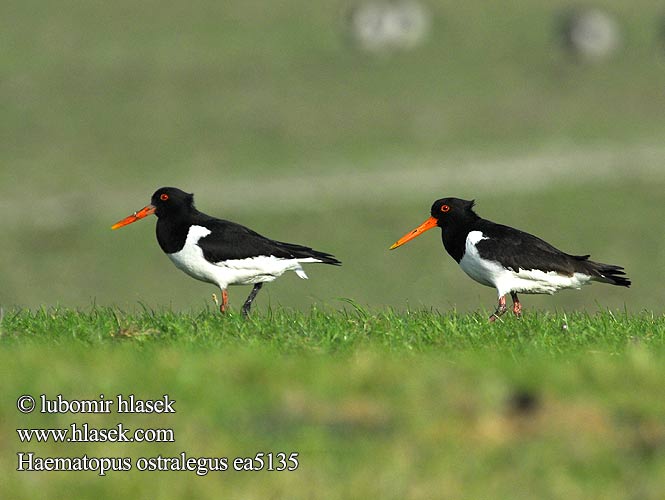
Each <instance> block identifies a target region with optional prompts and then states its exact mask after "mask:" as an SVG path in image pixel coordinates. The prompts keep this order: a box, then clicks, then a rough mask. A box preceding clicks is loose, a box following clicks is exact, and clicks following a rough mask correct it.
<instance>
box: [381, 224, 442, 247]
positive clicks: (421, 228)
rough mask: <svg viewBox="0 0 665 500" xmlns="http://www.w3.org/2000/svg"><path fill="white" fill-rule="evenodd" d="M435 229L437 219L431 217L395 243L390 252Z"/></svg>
mask: <svg viewBox="0 0 665 500" xmlns="http://www.w3.org/2000/svg"><path fill="white" fill-rule="evenodd" d="M433 227H436V219H435V218H434V217H430V218H429V219H427V220H426V221H425V222H423V223H422V224H421V225H420V226H418V227H417V228H415V229H414V230H413V231H411V232H409V233H406V234H405V235H404V236H402V237H401V238H400V239H399V240H397V241H396V242H395V243H393V246H391V247H390V250H393V249H395V248H397V247H401V246H402V245H404V243H406V242H408V241H411V240H412V239H413V238H415V237H416V236H420V235H421V234H423V233H424V232H425V231H429V230H430V229H432V228H433Z"/></svg>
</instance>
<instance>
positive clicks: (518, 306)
mask: <svg viewBox="0 0 665 500" xmlns="http://www.w3.org/2000/svg"><path fill="white" fill-rule="evenodd" d="M510 296H511V297H512V299H513V314H515V316H517V317H518V318H521V317H522V303H521V302H520V299H518V298H517V293H515V292H510Z"/></svg>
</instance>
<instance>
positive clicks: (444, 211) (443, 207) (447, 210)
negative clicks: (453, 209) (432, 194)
mask: <svg viewBox="0 0 665 500" xmlns="http://www.w3.org/2000/svg"><path fill="white" fill-rule="evenodd" d="M441 211H442V212H443V213H444V214H445V213H446V212H449V211H450V207H449V206H448V205H441Z"/></svg>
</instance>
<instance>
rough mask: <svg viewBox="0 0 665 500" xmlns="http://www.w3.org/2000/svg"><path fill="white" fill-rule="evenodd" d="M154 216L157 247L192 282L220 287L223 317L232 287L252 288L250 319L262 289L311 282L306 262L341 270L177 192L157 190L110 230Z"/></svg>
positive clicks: (323, 256) (326, 258) (327, 257)
mask: <svg viewBox="0 0 665 500" xmlns="http://www.w3.org/2000/svg"><path fill="white" fill-rule="evenodd" d="M152 214H155V215H156V216H157V241H158V242H159V246H160V247H161V248H162V250H163V251H164V253H166V255H167V256H168V257H169V258H170V259H171V260H172V261H173V263H174V264H175V266H176V267H177V268H178V269H180V270H182V271H184V272H186V273H187V274H189V275H190V276H191V277H192V278H196V279H197V280H200V281H205V282H207V283H212V284H214V285H217V286H219V288H220V289H221V291H222V303H221V305H220V308H219V309H220V311H221V312H222V313H224V312H226V310H227V307H228V300H229V298H228V292H227V290H226V289H227V287H228V286H229V285H250V284H251V285H254V288H253V289H252V291H251V292H250V294H249V296H248V297H247V300H246V301H245V303H244V305H243V306H242V314H243V316H247V315H248V314H249V310H250V308H251V306H252V302H253V301H254V299H255V298H256V294H257V293H259V290H261V287H262V286H263V283H265V282H267V281H273V280H274V279H276V278H277V277H279V276H281V275H282V274H284V273H285V272H286V271H295V273H296V274H297V275H298V276H299V277H300V278H303V279H307V274H305V271H304V270H303V268H302V266H301V264H302V263H305V262H321V263H324V264H332V265H336V266H338V265H340V264H341V262H340V261H339V260H337V259H336V258H335V257H333V256H332V255H331V254H329V253H324V252H318V251H316V250H313V249H311V248H309V247H306V246H302V245H294V244H292V243H284V242H282V241H276V240H271V239H270V238H266V237H265V236H261V235H260V234H258V233H257V232H255V231H252V230H251V229H249V228H246V227H244V226H241V225H240V224H236V223H235V222H231V221H228V220H223V219H216V218H214V217H211V216H209V215H206V214H204V213H202V212H199V211H198V210H197V209H196V208H195V207H194V195H193V194H189V193H185V192H184V191H181V190H180V189H177V188H174V187H163V188H160V189H158V190H157V191H155V193H154V194H153V195H152V199H151V201H150V204H149V205H147V206H145V207H144V208H142V209H141V210H139V211H138V212H134V213H133V214H132V215H130V216H128V217H125V218H124V219H122V220H121V221H118V222H116V223H115V224H114V225H113V226H112V227H111V229H118V228H120V227H123V226H126V225H128V224H131V223H133V222H136V221H137V220H139V219H143V218H144V217H147V216H148V215H152Z"/></svg>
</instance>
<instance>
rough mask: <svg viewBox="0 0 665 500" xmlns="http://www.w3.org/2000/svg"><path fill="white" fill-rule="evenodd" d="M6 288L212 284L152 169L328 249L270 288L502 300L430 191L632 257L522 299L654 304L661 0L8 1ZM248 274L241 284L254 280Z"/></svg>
mask: <svg viewBox="0 0 665 500" xmlns="http://www.w3.org/2000/svg"><path fill="white" fill-rule="evenodd" d="M3 11H4V15H3V16H2V18H1V19H0V47H1V49H0V61H1V68H2V70H1V73H0V86H1V91H0V103H1V105H2V110H3V112H2V114H1V116H0V134H1V136H2V148H1V149H0V159H1V163H0V164H1V165H2V166H1V171H0V213H1V214H2V217H1V219H0V220H1V222H0V224H1V228H2V231H1V234H2V237H1V240H0V257H1V259H0V261H1V262H2V265H1V266H0V305H2V306H4V307H11V306H22V307H23V306H25V307H39V306H41V305H57V304H59V305H62V306H67V307H88V306H90V305H92V304H95V303H96V304H100V305H117V306H120V307H123V308H129V309H131V308H133V307H137V305H138V304H139V303H142V304H145V305H147V306H149V307H161V306H166V307H173V308H174V309H183V308H194V309H199V308H201V307H205V306H212V303H211V301H210V294H211V293H212V292H215V291H216V290H215V288H214V287H212V286H211V285H207V284H203V283H199V282H196V281H194V280H192V279H191V278H189V277H187V276H186V275H184V274H183V273H181V272H180V271H178V270H177V269H175V268H174V267H173V265H172V264H171V263H170V261H169V260H168V259H167V258H166V257H165V256H164V255H163V254H162V252H161V250H160V249H159V247H158V245H157V242H156V240H155V236H154V224H155V219H154V218H150V219H147V220H145V221H142V222H140V223H138V224H135V225H132V226H129V227H127V228H124V229H122V230H120V231H111V230H110V226H111V225H112V224H113V223H114V222H116V221H117V220H119V219H121V218H123V217H125V216H126V215H128V214H129V213H131V212H133V211H135V210H137V209H139V208H141V207H143V206H144V205H146V204H147V203H148V202H149V200H150V196H151V194H152V193H153V191H155V190H156V189H157V188H159V187H161V186H169V185H170V186H176V187H179V188H181V189H184V190H186V191H189V192H193V193H195V195H196V202H197V206H198V208H199V209H200V210H202V211H204V212H207V213H209V214H211V215H215V216H218V217H222V218H227V219H231V220H234V221H237V222H239V223H242V224H244V225H247V226H250V227H252V228H253V229H255V230H257V231H258V232H260V233H262V234H265V235H266V236H269V237H273V238H276V239H280V240H284V241H290V242H295V243H302V244H306V245H309V246H313V247H314V248H317V249H320V250H323V251H327V252H330V253H333V254H335V255H336V256H337V257H338V258H339V259H340V260H342V261H343V263H344V265H343V267H342V268H333V267H330V266H315V265H312V266H309V268H308V274H309V276H310V280H309V281H307V282H301V281H300V280H299V279H298V278H297V277H296V276H295V275H294V274H293V273H291V275H289V276H285V277H283V278H281V279H279V280H278V281H276V282H274V283H272V284H270V285H269V286H267V287H266V288H265V289H264V291H263V292H262V293H261V295H260V296H259V298H258V299H257V302H256V306H257V307H258V308H259V309H262V308H263V309H265V308H266V307H268V306H271V307H277V306H282V305H283V306H288V307H297V308H308V307H309V306H310V305H311V304H312V303H326V304H330V305H332V306H333V307H341V306H342V305H343V302H340V301H339V300H338V299H339V298H342V297H343V298H350V299H353V300H355V301H357V302H359V303H361V304H364V305H370V306H377V307H380V306H384V305H390V306H394V307H397V308H406V307H417V308H420V307H426V308H430V307H431V308H435V309H438V310H441V311H446V310H449V309H458V310H461V311H465V310H471V309H478V308H488V309H489V308H491V307H494V303H495V292H494V291H493V290H491V289H489V288H485V287H481V286H480V285H478V284H476V283H474V282H472V281H471V280H470V279H468V278H467V277H466V276H465V275H464V274H463V272H462V271H461V270H460V269H459V268H458V266H457V265H456V263H455V262H454V261H453V260H452V259H451V258H450V257H449V256H448V255H447V254H445V252H444V250H443V247H442V245H441V241H440V237H439V235H438V234H435V232H431V233H428V234H427V235H426V236H424V237H422V238H419V239H418V240H416V241H414V242H412V243H411V244H409V245H407V246H405V247H403V248H400V249H399V250H397V251H394V252H389V251H388V247H389V246H390V244H392V243H393V242H394V241H395V240H396V239H397V238H398V237H400V236H402V235H403V234H404V233H405V232H406V231H408V230H410V229H412V228H413V227H415V226H416V225H418V224H420V223H421V222H422V221H423V220H424V219H425V218H427V217H428V214H429V207H430V205H431V203H432V201H433V200H435V199H437V198H440V197H443V196H458V197H462V198H469V199H471V198H475V199H476V200H477V210H478V212H479V214H480V215H482V216H484V217H486V218H489V219H492V220H495V221H497V222H503V223H507V224H510V225H514V226H517V227H519V228H521V229H524V230H527V231H529V232H532V233H535V234H537V235H539V236H541V237H543V238H544V239H546V240H548V241H550V242H552V243H553V244H554V245H555V246H558V247H559V248H561V249H562V250H564V251H567V252H570V253H591V254H592V258H595V259H596V260H600V261H603V262H608V263H611V264H619V265H623V266H625V268H626V270H627V272H628V274H629V276H630V277H631V278H633V280H634V286H633V287H632V288H631V289H630V290H625V289H618V288H616V287H609V286H604V285H599V284H596V285H594V286H592V287H589V288H586V289H585V290H584V291H583V292H576V291H568V292H563V293H561V294H559V295H557V296H555V297H553V298H552V297H531V298H526V299H525V300H524V304H525V307H526V308H542V309H545V308H546V309H552V310H553V309H555V308H563V309H583V308H590V309H592V310H594V309H597V308H606V307H612V308H623V307H624V306H625V307H626V308H627V309H628V310H629V311H639V310H641V309H644V308H647V309H656V310H660V311H662V310H663V305H662V300H661V299H662V291H661V290H662V284H661V280H662V277H663V272H664V269H665V234H664V231H663V214H664V213H665V211H664V209H665V197H664V196H663V192H664V187H665V167H664V164H665V162H664V160H665V145H664V144H663V138H664V137H665V8H664V7H663V6H662V5H660V4H659V2H653V1H647V0H635V1H634V2H623V1H618V0H616V1H609V0H608V1H597V2H577V1H573V0H565V1H564V0H561V1H559V0H548V1H545V0H532V1H528V2H527V1H512V2H500V3H496V4H493V3H489V4H488V3H487V2H480V1H475V0H470V1H467V2H462V3H460V2H453V1H443V0H441V1H435V0H428V1H426V0H422V1H399V0H396V1H385V0H384V1H382V0H374V1H369V0H368V1H361V0H358V1H352V0H344V1H341V0H340V1H329V2H323V3H320V2H311V1H305V0H289V1H286V2H256V1H251V0H250V1H247V0H243V1H227V2H210V1H196V0H195V1H192V2H187V3H186V5H185V4H183V5H181V6H177V5H175V6H174V5H169V6H168V8H167V7H166V6H165V5H164V4H163V3H162V2H155V1H144V2H140V3H136V2H128V1H124V0H119V1H116V2H83V1H76V0H74V1H66V2H58V3H53V2H40V1H31V0H22V1H20V2H19V1H15V0H10V1H9V2H5V5H4V9H3ZM245 288H246V289H239V288H232V289H231V290H230V293H231V303H232V305H234V306H235V307H239V306H240V305H241V304H242V301H243V300H244V298H245V296H246V295H247V293H249V288H247V287H245Z"/></svg>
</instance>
